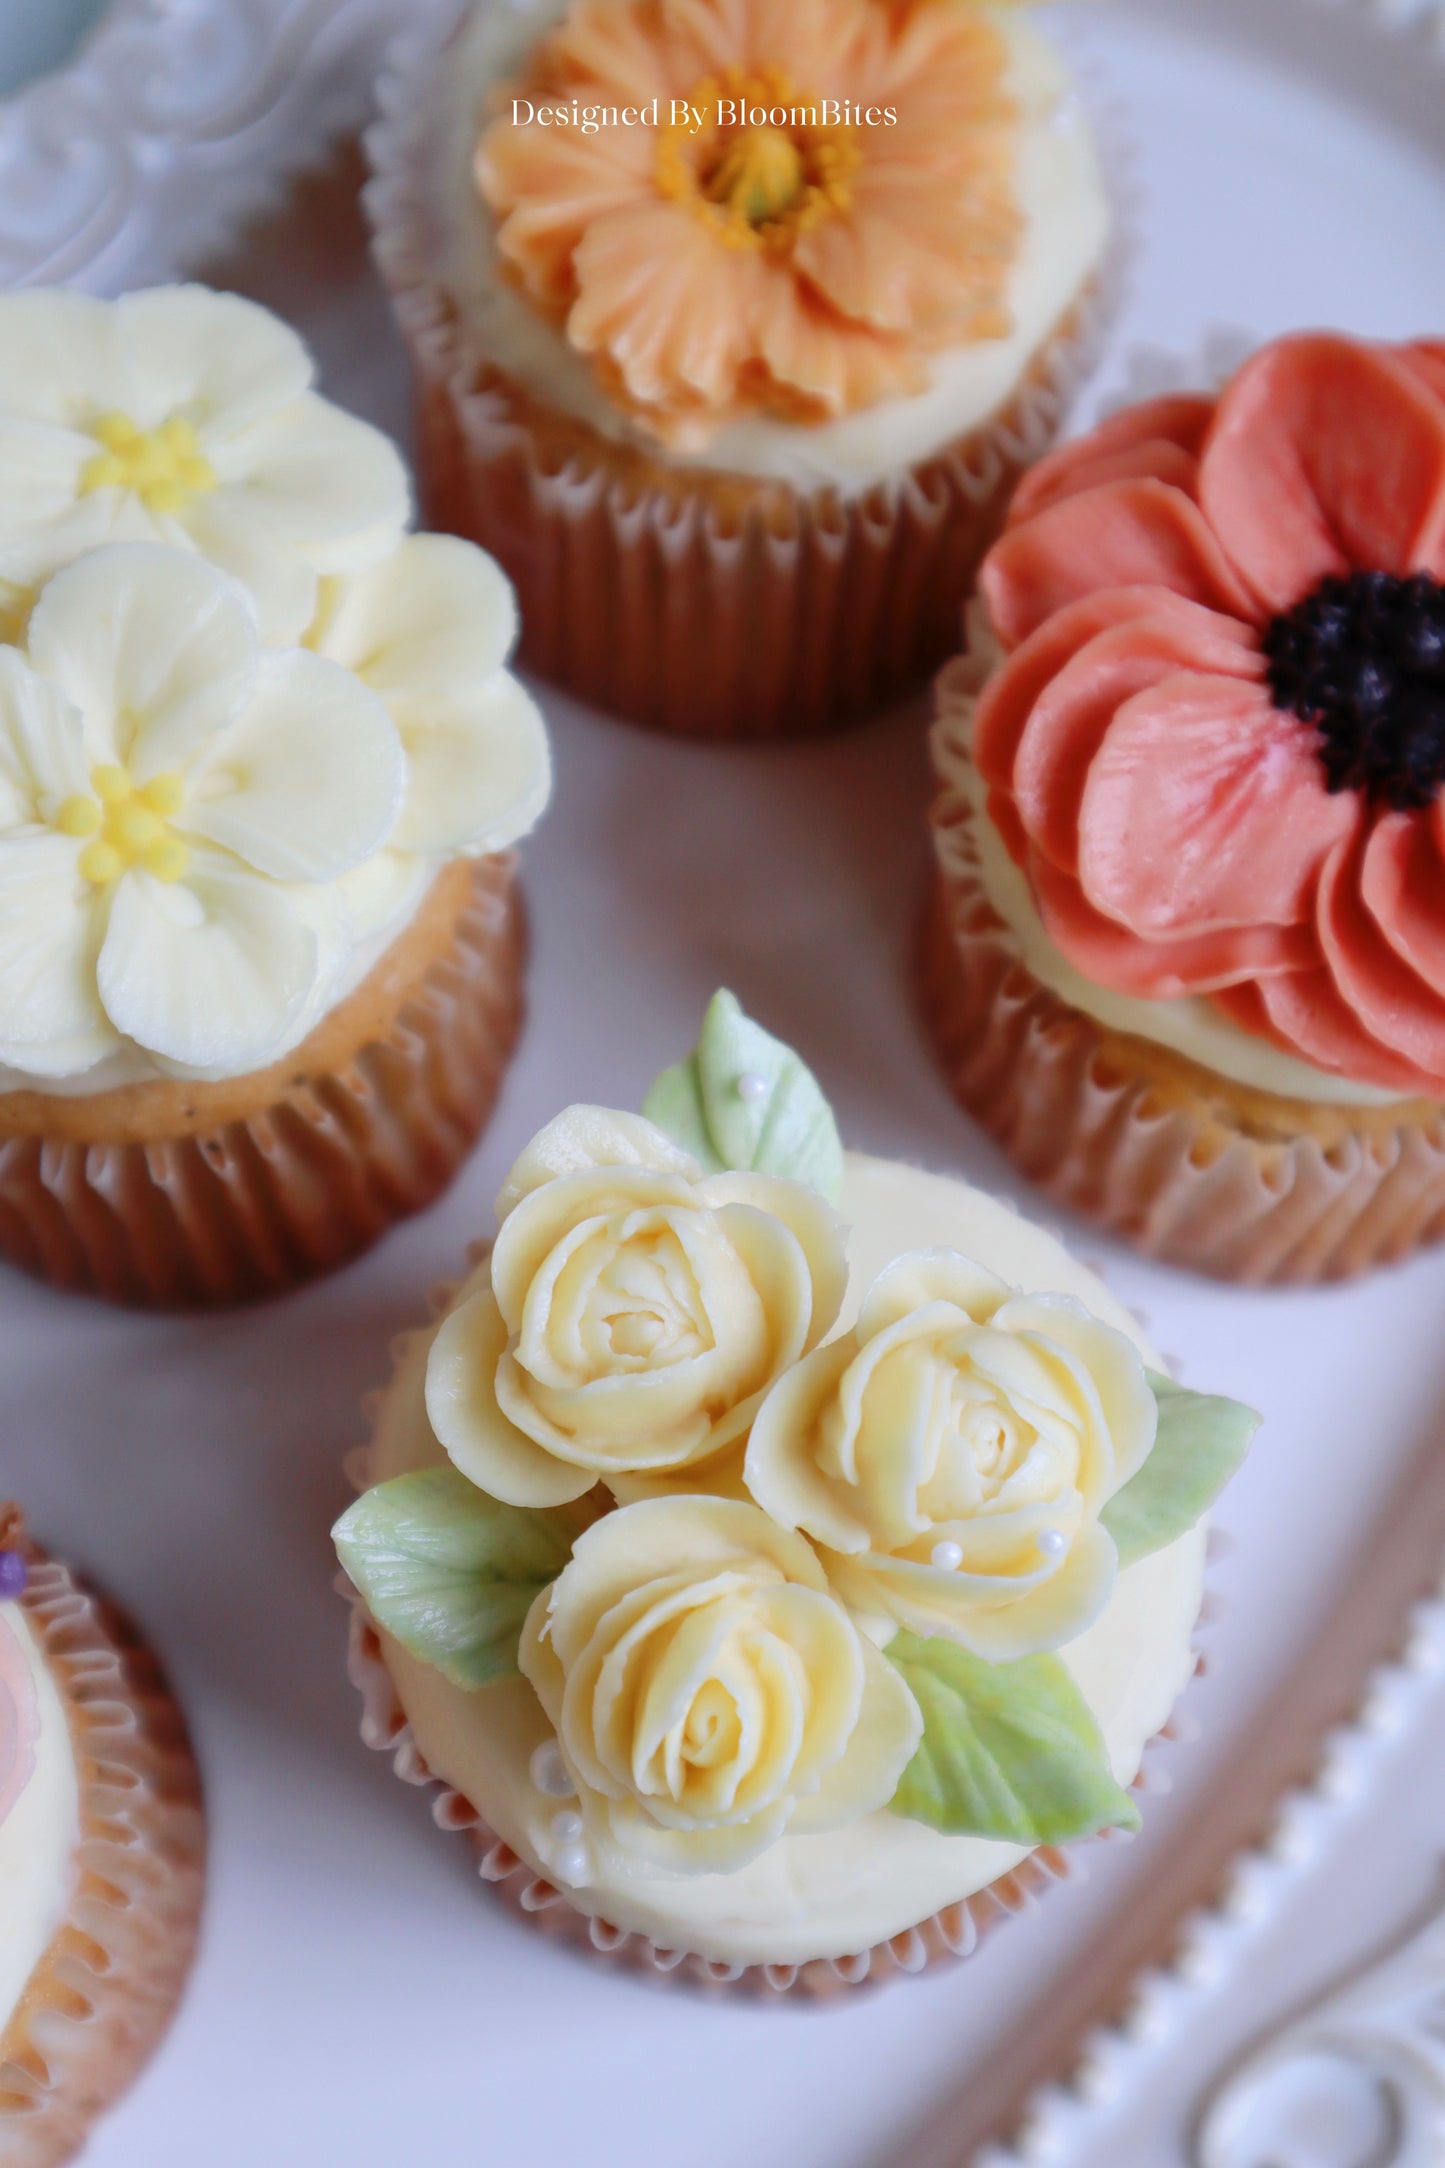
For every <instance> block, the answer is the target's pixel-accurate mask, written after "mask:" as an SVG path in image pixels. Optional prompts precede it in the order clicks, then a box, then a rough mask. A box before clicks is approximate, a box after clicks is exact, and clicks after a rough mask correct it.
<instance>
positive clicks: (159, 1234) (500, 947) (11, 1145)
mask: <svg viewBox="0 0 1445 2168" xmlns="http://www.w3.org/2000/svg"><path fill="white" fill-rule="evenodd" d="M441 882H446V883H448V884H449V886H448V889H447V895H448V897H453V898H454V899H455V901H454V905H453V908H452V915H451V920H450V924H449V926H448V928H447V930H446V931H445V935H444V938H442V939H440V941H439V944H438V946H437V948H436V951H435V953H434V954H433V955H432V957H431V960H430V962H429V963H428V965H427V967H426V969H425V970H424V971H422V972H421V973H420V974H419V976H418V977H417V978H416V979H415V980H414V982H412V983H410V984H409V985H404V986H402V987H400V988H398V989H395V992H394V998H392V999H391V1001H390V1014H389V1016H387V1015H386V1014H385V1013H384V1012H383V1013H382V1020H381V1022H380V1024H379V1025H377V1026H376V1027H375V1028H369V1029H368V1035H366V1036H364V1037H362V1038H361V1039H360V1041H359V1043H356V1044H354V1045H352V1046H349V1047H344V1048H343V1049H342V1050H341V1051H338V1050H337V1038H338V1032H339V1031H340V1030H341V1029H342V1028H343V1027H344V1019H345V1014H346V1006H347V1005H343V1008H342V1009H341V1010H338V1011H337V1012H336V1014H335V1016H334V1017H333V1018H332V1019H328V1020H327V1022H326V1023H324V1024H323V1025H321V1026H319V1027H318V1030H317V1032H316V1033H314V1034H313V1035H312V1037H311V1038H310V1039H308V1040H307V1041H306V1042H305V1043H304V1044H303V1045H302V1046H301V1047H299V1048H298V1049H297V1051H296V1053H295V1054H294V1055H292V1056H290V1057H288V1058H287V1059H286V1060H285V1061H284V1062H283V1063H281V1064H279V1065H278V1066H277V1068H276V1070H275V1071H268V1072H266V1073H265V1075H264V1076H263V1077H262V1078H261V1079H260V1080H259V1086H258V1089H259V1095H260V1096H259V1100H258V1103H256V1104H255V1105H254V1107H252V1108H247V1109H246V1110H245V1111H243V1112H240V1113H236V1114H232V1113H231V1112H230V1109H231V1107H232V1106H233V1105H234V1103H235V1099H236V1095H237V1093H238V1092H240V1093H244V1092H245V1091H246V1089H247V1087H248V1084H249V1082H250V1080H247V1079H244V1078H243V1079H239V1080H237V1083H236V1084H235V1085H230V1086H225V1085H214V1086H212V1085H200V1086H197V1087H196V1088H195V1090H194V1093H188V1094H187V1095H186V1096H187V1105H186V1107H185V1110H184V1112H185V1115H186V1117H187V1118H186V1120H185V1121H184V1123H182V1124H176V1125H175V1126H176V1127H178V1128H180V1129H181V1131H182V1133H170V1134H167V1133H166V1128H165V1126H164V1123H165V1122H166V1121H171V1122H172V1123H174V1121H175V1117H174V1111H173V1109H172V1110H170V1111H168V1112H167V1113H166V1114H165V1115H163V1116H162V1117H161V1121H162V1126H160V1127H159V1128H158V1129H157V1130H156V1132H155V1133H153V1134H144V1133H142V1134H134V1133H121V1134H117V1133H116V1129H117V1128H119V1129H121V1130H122V1131H133V1130H134V1128H135V1124H134V1123H133V1122H125V1123H113V1124H111V1126H110V1127H109V1128H108V1127H107V1126H106V1124H107V1117H106V1115H105V1113H104V1111H103V1110H104V1109H105V1107H106V1104H107V1102H116V1101H120V1100H122V1099H124V1098H126V1097H127V1095H126V1094H122V1093H111V1094H101V1095H97V1097H96V1099H95V1100H93V1101H91V1102H89V1103H87V1102H84V1101H77V1100H53V1101H50V1102H48V1104H46V1103H42V1104H41V1107H40V1110H39V1115H38V1118H37V1119H36V1123H35V1126H34V1127H33V1128H31V1129H29V1130H24V1129H22V1130H20V1131H19V1132H18V1133H17V1132H16V1130H14V1129H13V1128H12V1129H11V1131H10V1133H9V1134H5V1132H4V1130H3V1129H0V1250H3V1252H4V1254H5V1256H6V1257H8V1258H9V1260H10V1261H11V1263H12V1264H16V1265H19V1266H20V1267H22V1269H24V1270H25V1271H27V1272H31V1273H34V1274H36V1275H37V1276H38V1277H39V1278H41V1279H44V1280H48V1281H49V1282H50V1284H51V1285H52V1286H53V1287H58V1288H62V1289H66V1290H70V1291H78V1292H82V1293H86V1294H93V1295H102V1296H105V1297H107V1298H109V1299H110V1300H112V1301H116V1302H123V1303H131V1304H138V1305H143V1306H145V1307H150V1308H183V1307H189V1306H194V1305H200V1304H220V1303H234V1302H242V1301H247V1300H252V1299H255V1298H257V1297H260V1296H266V1295H273V1294H277V1293H279V1292H281V1291H282V1290H283V1289H285V1288H288V1287H291V1286H294V1285H296V1284H297V1283H298V1282H300V1281H303V1280H306V1279H309V1278H311V1277H313V1276H314V1275H316V1274H318V1273H323V1272H329V1271H332V1270H334V1269H335V1268H336V1267H338V1266H340V1265H343V1264H345V1263H347V1262H348V1261H349V1260H350V1259H351V1258H354V1257H356V1256H358V1255H360V1253H361V1252H362V1251H363V1250H366V1249H368V1248H370V1246H371V1245H372V1244H373V1243H374V1242H376V1241H377V1240H378V1239H379V1237H380V1236H381V1235H382V1234H384V1233H385V1231H386V1230H387V1228H388V1227H390V1226H392V1225H393V1224H394V1223H395V1222H396V1221H398V1220H400V1219H403V1218H405V1217H407V1216H408V1215H409V1214H411V1213H413V1212H418V1211H420V1210H421V1209H422V1208H423V1207H424V1206H425V1205H427V1204H430V1203H431V1201H432V1200H433V1199H434V1198H435V1197H436V1196H438V1195H439V1193H440V1192H441V1191H442V1190H443V1189H445V1188H446V1186H447V1184H448V1183H449V1182H450V1181H451V1180H452V1178H453V1176H454V1175H455V1173H456V1171H457V1169H458V1167H459V1166H460V1165H461V1163H462V1161H463V1160H464V1159H465V1158H466V1156H467V1154H468V1153H469V1152H470V1150H471V1149H472V1146H473V1145H474V1144H475V1142H476V1140H477V1137H478V1135H479V1134H480V1132H481V1129H482V1126H483V1124H484V1123H485V1121H486V1119H487V1116H488V1115H489V1113H490V1112H491V1109H492V1105H493V1102H494V1100H495V1098H496V1094H497V1091H498V1088H499V1086H500V1083H501V1079H502V1076H503V1073H504V1071H505V1069H506V1066H507V1063H508V1060H509V1059H510V1056H511V1053H512V1049H513V1047H514V1045H515V1043H516V1038H517V1034H518V1031H519V1029H520V1025H521V1016H522V966H523V959H524V949H525V940H524V933H523V924H522V914H521V907H520V901H519V897H518V893H517V888H516V879H515V859H514V858H513V857H512V856H511V855H510V854H508V855H506V856H501V857H495V858H489V859H482V860H478V861H477V862H476V863H475V864H474V865H466V866H458V867H455V868H452V869H450V870H449V871H448V872H447V873H445V874H443V875H442V876H441V877H440V881H439V884H438V887H440V883H441ZM424 908H425V907H424ZM401 939H402V940H405V939H406V936H405V935H403V936H402V937H401ZM399 946H400V944H397V947H398V948H399ZM395 953H396V949H395V948H394V950H393V951H392V952H389V954H393V955H394V954H395ZM387 967H388V958H387V957H383V958H382V960H381V962H380V963H379V964H378V965H377V967H376V972H375V973H373V975H372V978H371V979H368V980H367V981H365V982H364V983H363V985H362V986H361V987H360V988H359V989H358V990H357V993H356V995H354V996H352V997H351V1001H352V1002H353V1003H357V1004H359V1005H360V1006H361V1008H362V1011H363V1013H366V1014H368V1015H371V1014H374V1013H376V1011H377V1008H378V1003H379V1000H380V998H381V997H380V996H378V994H377V992H376V989H377V988H378V987H380V988H381V989H382V993H383V994H385V992H386V980H385V974H386V972H387ZM268 1084H269V1090H268ZM141 1089H142V1090H144V1089H146V1087H141ZM26 1097H27V1101H30V1100H32V1099H33V1098H34V1097H35V1095H29V1094H27V1095H26ZM212 1107H213V1108H215V1109H216V1119H215V1121H214V1126H212V1125H211V1123H210V1121H209V1120H208V1119H207V1115H206V1110H207V1108H212ZM3 1114H4V1103H3V1102H0V1118H3ZM11 1118H12V1121H13V1118H14V1117H13V1115H12V1117H11ZM45 1121H49V1122H51V1123H52V1124H53V1127H52V1128H51V1129H49V1130H48V1131H47V1129H46V1128H44V1127H42V1126H40V1125H41V1124H42V1123H43V1122H45ZM88 1122H90V1123H92V1124H93V1128H92V1133H90V1134H87V1133H86V1124H87V1123H88Z"/></svg>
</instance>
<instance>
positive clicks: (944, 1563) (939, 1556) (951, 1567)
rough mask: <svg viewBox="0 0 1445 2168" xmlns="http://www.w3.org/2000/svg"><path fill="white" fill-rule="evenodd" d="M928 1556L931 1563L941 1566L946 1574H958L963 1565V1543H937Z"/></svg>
mask: <svg viewBox="0 0 1445 2168" xmlns="http://www.w3.org/2000/svg"><path fill="white" fill-rule="evenodd" d="M928 1556H929V1562H930V1563H931V1564H932V1565H935V1566H941V1567H942V1569H943V1571H944V1572H945V1573H957V1571H958V1569H959V1567H960V1566H961V1565H962V1564H963V1545H962V1544H961V1543H935V1544H934V1546H933V1549H932V1550H931V1551H930V1552H929V1554H928Z"/></svg>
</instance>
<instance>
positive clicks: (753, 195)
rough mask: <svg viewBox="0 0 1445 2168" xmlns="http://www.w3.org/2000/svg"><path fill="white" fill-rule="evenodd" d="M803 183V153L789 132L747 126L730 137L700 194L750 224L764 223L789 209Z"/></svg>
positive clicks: (760, 224) (795, 200) (763, 224)
mask: <svg viewBox="0 0 1445 2168" xmlns="http://www.w3.org/2000/svg"><path fill="white" fill-rule="evenodd" d="M803 182H804V174H803V154H802V152H801V151H800V150H799V149H798V146H797V144H796V143H795V142H794V141H793V139H792V137H791V136H790V135H785V134H784V132H783V130H782V129H781V128H771V127H769V128H748V129H745V130H744V131H743V133H742V134H740V135H736V136H734V137H733V140H732V142H731V144H730V145H729V146H728V149H727V151H726V153H725V154H724V156H723V159H722V162H721V164H720V165H719V166H718V168H717V170H716V172H715V173H714V174H713V175H712V177H711V179H710V180H709V181H708V182H707V183H706V186H705V187H704V190H703V193H704V194H705V195H706V197H707V199H708V201H709V202H710V203H725V204H727V205H729V206H730V207H731V209H733V210H734V211H737V212H738V213H739V214H740V215H741V216H742V217H743V218H745V219H746V220H747V222H748V224H749V225H750V226H765V225H767V224H768V223H769V221H770V220H772V219H775V218H779V217H781V215H782V213H783V212H784V211H790V210H791V209H792V207H793V205H794V204H795V203H796V202H797V200H798V197H799V195H800V193H801V192H802V188H803Z"/></svg>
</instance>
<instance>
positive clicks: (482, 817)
mask: <svg viewBox="0 0 1445 2168" xmlns="http://www.w3.org/2000/svg"><path fill="white" fill-rule="evenodd" d="M401 737H402V743H403V745H404V746H405V748H406V760H407V787H406V803H405V806H404V807H403V810H402V814H401V818H400V820H399V821H398V823H397V829H396V834H395V837H394V839H393V840H394V843H395V846H396V848H397V849H398V850H402V851H425V852H430V853H439V854H445V853H447V852H452V851H463V852H467V853H470V854H474V855H475V854H479V853H482V852H487V851H501V850H505V849H506V848H507V846H508V845H509V844H512V843H516V842H517V841H518V840H519V839H520V838H521V837H522V836H525V835H528V834H530V832H531V830H532V829H533V828H535V827H536V825H537V823H538V821H539V820H540V819H541V817H542V815H543V813H544V812H545V811H546V809H547V801H548V799H549V798H550V797H551V795H552V755H551V750H550V748H549V746H548V742H547V729H546V725H545V724H544V723H543V721H542V715H541V711H540V709H539V708H538V706H537V703H536V702H535V700H533V698H532V696H531V694H530V693H529V692H528V691H527V690H526V688H525V687H524V686H522V685H520V684H518V682H517V680H516V679H515V678H514V677H510V676H508V675H507V673H506V672H505V671H499V672H498V673H497V676H496V679H495V681H494V682H493V684H492V685H491V687H490V688H489V689H488V690H487V691H485V692H479V693H477V694H476V695H475V696H474V697H473V698H472V699H470V700H457V701H453V702H448V703H441V702H438V704H437V706H436V707H435V708H434V710H433V711H432V713H431V714H429V715H428V716H427V718H426V719H425V721H420V720H418V721H415V722H406V721H404V722H403V723H402V725H401Z"/></svg>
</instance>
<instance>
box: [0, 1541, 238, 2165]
mask: <svg viewBox="0 0 1445 2168" xmlns="http://www.w3.org/2000/svg"><path fill="white" fill-rule="evenodd" d="M204 1855H205V1828H204V1821H203V1817H202V1809H201V1793H200V1779H199V1777H198V1775H197V1772H196V1765H195V1762H194V1760H193V1758H192V1755H191V1750H190V1745H189V1742H188V1740H187V1737H186V1727H185V1721H184V1718H183V1717H182V1715H181V1713H180V1711H179V1709H178V1708H177V1707H176V1705H175V1702H174V1701H173V1700H172V1699H171V1695H170V1691H169V1689H168V1687H167V1686H166V1683H165V1680H164V1679H163V1677H162V1676H161V1673H160V1670H159V1668H158V1666H157V1664H156V1662H155V1660H154V1658H153V1657H152V1656H151V1655H150V1654H149V1653H148V1651H147V1650H146V1649H145V1647H144V1646H143V1645H142V1644H141V1642H140V1641H139V1640H138V1639H137V1637H136V1635H135V1632H134V1630H133V1629H132V1628H131V1627H130V1626H129V1625H128V1623H127V1622H126V1621H125V1620H124V1619H123V1618H122V1617H121V1616H120V1615H119V1614H118V1613H116V1612H115V1611H113V1610H112V1609H111V1608H110V1606H109V1605H107V1604H105V1603H104V1602H102V1601H100V1600H99V1599H97V1598H96V1597H94V1596H92V1595H91V1594H89V1593H88V1592H87V1591H86V1590H84V1589H83V1588H81V1587H80V1586H78V1585H77V1583H76V1582H75V1581H74V1580H73V1579H72V1578H71V1576H70V1574H69V1573H68V1572H67V1571H66V1570H65V1569H64V1567H62V1566H59V1565H56V1564H55V1563H54V1562H53V1561H51V1560H50V1559H48V1558H46V1557H44V1555H43V1554H42V1553H41V1552H40V1551H39V1550H37V1548H36V1547H35V1545H34V1544H33V1543H32V1542H31V1541H30V1539H29V1538H28V1536H27V1534H26V1531H25V1528H24V1525H23V1523H22V1522H21V1520H20V1516H19V1514H18V1512H17V1511H16V1509H15V1508H14V1507H13V1506H7V1505H3V1504H0V1889H3V1891H4V1899H5V1910H4V1927H5V1931H4V1934H3V1936H0V2160H3V2161H4V2162H5V2164H6V2168H56V2164H58V2163H60V2162H62V2161H67V2160H69V2159H70V2158H71V2156H72V2155H73V2154H74V2153H75V2152H77V2151H78V2149H79V2147H80V2146H81V2144H82V2142H83V2140H84V2138H85V2135H86V2132H87V2130H88V2128H89V2126H90V2124H91V2122H92V2121H93V2119H94V2118H95V2116H96V2115H98V2114H99V2113H100V2112H101V2111H102V2110H103V2109H105V2108H106V2107H108V2106H109V2105H110V2103H111V2102H112V2101H113V2100H114V2099H115V2098H116V2097H117V2096H118V2095H119V2094H120V2093H122V2092H123V2091H124V2090H125V2088H126V2087H127V2086H128V2085H129V2084H130V2082H131V2080H132V2079H133V2078H134V2077H135V2076H136V2075H137V2073H138V2072H139V2070H140V2068H141V2066H142V2065H143V2064H144V2063H145V2062H146V2061H147V2060H148V2058H149V2057H150V2055H151V2054H152V2052H153V2051H154V2049H155V2047H156V2045H157V2043H158V2041H159V2040H160V2038H161V2035H162V2034H163V2033H164V2031H165V2029H166V2027H167V2025H168V2024H169V2022H170V2020H171V2017H172V2014H173V2012H174V2010H175V2006H176V2003H177V2001H178V2000H179V1997H180V1994H181V1991H182V1988H183V1987H184V1985H185V1980H186V1975H187V1973H188V1972H189V1970H190V1965H191V1959H192V1956H193V1954H194V1951H195V1942H196V1931H197V1925H198V1921H199V1916H200V1909H201V1893H202V1876H203V1863H204Z"/></svg>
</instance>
